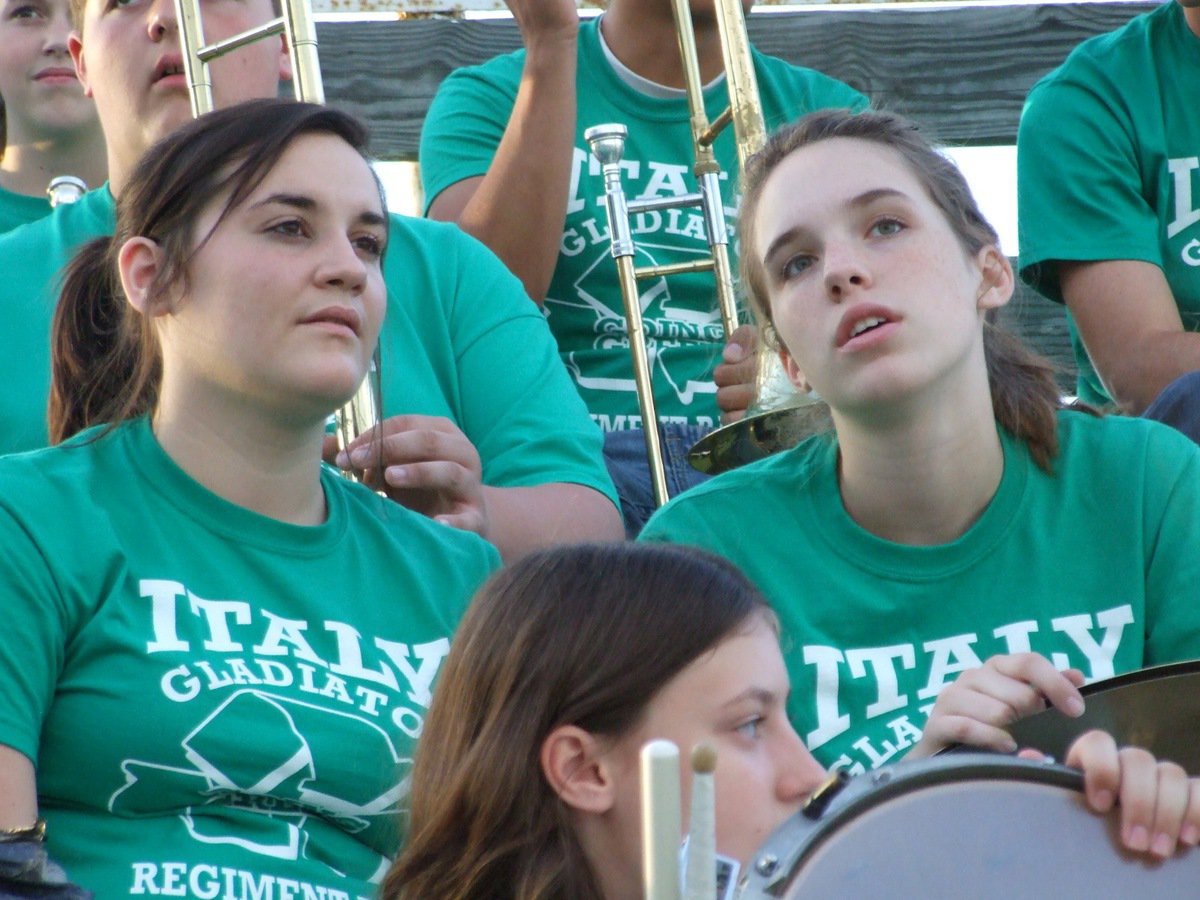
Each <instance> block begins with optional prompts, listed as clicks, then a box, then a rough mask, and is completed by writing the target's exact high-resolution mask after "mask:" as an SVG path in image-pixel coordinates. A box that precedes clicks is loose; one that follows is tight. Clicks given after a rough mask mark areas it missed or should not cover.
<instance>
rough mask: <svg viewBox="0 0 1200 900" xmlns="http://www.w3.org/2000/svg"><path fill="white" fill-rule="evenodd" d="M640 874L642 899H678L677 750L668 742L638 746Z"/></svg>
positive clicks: (679, 819)
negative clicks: (640, 823)
mask: <svg viewBox="0 0 1200 900" xmlns="http://www.w3.org/2000/svg"><path fill="white" fill-rule="evenodd" d="M641 772H642V875H643V879H644V884H645V889H646V900H681V898H680V884H679V843H680V837H681V835H682V834H683V824H682V816H681V814H680V808H679V804H680V799H679V794H680V792H679V748H678V747H676V746H675V745H674V744H672V743H671V742H670V741H650V743H648V744H646V745H645V746H643V747H642V754H641Z"/></svg>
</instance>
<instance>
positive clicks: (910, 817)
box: [738, 754, 1200, 900]
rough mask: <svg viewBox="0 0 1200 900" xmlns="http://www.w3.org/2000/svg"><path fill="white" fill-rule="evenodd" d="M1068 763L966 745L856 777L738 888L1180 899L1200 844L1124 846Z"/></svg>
mask: <svg viewBox="0 0 1200 900" xmlns="http://www.w3.org/2000/svg"><path fill="white" fill-rule="evenodd" d="M1081 790H1082V778H1081V776H1080V775H1079V773H1078V772H1075V771H1073V770H1071V769H1066V768H1063V767H1061V766H1056V765H1051V764H1046V763H1036V762H1028V761H1026V760H1017V759H1014V758H1011V757H1001V756H991V755H986V754H972V755H967V754H963V755H960V756H951V757H941V758H938V759H933V760H923V761H921V762H913V763H900V764H898V765H896V766H891V767H887V768H884V769H881V770H879V771H876V772H873V773H869V774H867V775H861V776H859V777H857V778H853V779H851V780H850V781H849V783H848V784H847V785H846V787H845V788H844V789H843V790H842V791H841V792H840V793H839V794H838V795H837V796H835V797H834V798H833V799H832V800H831V801H830V802H829V805H828V806H827V807H826V808H825V810H824V812H823V813H821V814H820V816H819V817H818V818H817V819H816V820H815V821H814V820H812V819H809V818H807V817H806V816H805V813H804V812H800V813H797V814H796V815H795V816H793V817H792V818H791V819H789V820H788V821H787V822H785V823H784V824H783V825H782V826H780V828H779V829H778V830H777V831H776V832H775V834H774V835H772V837H771V839H770V840H769V841H768V842H767V843H766V844H765V845H764V846H763V848H762V850H760V851H759V853H758V854H757V855H756V856H755V857H754V859H752V860H751V862H750V865H749V867H748V870H747V875H746V877H745V880H744V881H743V884H742V887H741V893H739V894H738V896H739V897H741V898H743V900H759V898H762V900H766V898H788V900H802V898H864V900H867V898H876V897H878V898H881V900H882V898H888V900H895V898H918V897H919V898H926V897H972V898H1006V900H1007V898H1026V897H1049V898H1055V900H1066V898H1075V897H1081V898H1088V900H1095V898H1114V900H1115V898H1130V897H1134V898H1138V900H1155V898H1164V900H1165V898H1179V897H1187V896H1195V895H1196V893H1197V891H1198V890H1200V888H1198V885H1200V853H1198V852H1197V851H1195V850H1187V851H1184V852H1182V853H1181V854H1179V855H1178V856H1176V857H1174V858H1172V859H1171V860H1168V861H1166V862H1165V863H1156V862H1152V861H1147V860H1146V859H1145V858H1144V857H1140V856H1136V855H1134V854H1130V853H1128V852H1126V851H1124V850H1122V849H1120V847H1119V843H1118V841H1117V838H1116V832H1117V823H1116V817H1115V816H1112V815H1110V816H1099V815H1095V814H1094V813H1092V812H1091V811H1089V810H1088V809H1087V807H1086V806H1085V804H1084V800H1083V795H1082V793H1081Z"/></svg>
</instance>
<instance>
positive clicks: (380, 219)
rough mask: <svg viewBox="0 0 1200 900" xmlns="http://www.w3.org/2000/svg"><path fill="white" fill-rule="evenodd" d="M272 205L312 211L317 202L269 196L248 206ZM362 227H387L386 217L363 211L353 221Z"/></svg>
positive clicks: (297, 196) (293, 197)
mask: <svg viewBox="0 0 1200 900" xmlns="http://www.w3.org/2000/svg"><path fill="white" fill-rule="evenodd" d="M272 203H278V204H280V205H281V206H290V207H293V208H294V209H302V210H306V211H307V210H312V209H316V208H317V201H316V200H314V199H313V198H312V197H307V196H305V195H303V194H271V195H270V196H268V197H263V199H261V200H259V201H258V202H257V203H252V204H250V208H251V209H259V208H260V207H263V206H270V205H271V204H272ZM355 221H357V222H360V223H362V224H364V225H381V226H384V225H387V217H386V216H383V215H380V214H379V213H377V212H373V211H364V212H361V213H359V214H358V218H357V219H356V220H355Z"/></svg>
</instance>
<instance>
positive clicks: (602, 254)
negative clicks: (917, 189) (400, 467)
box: [421, 0, 867, 533]
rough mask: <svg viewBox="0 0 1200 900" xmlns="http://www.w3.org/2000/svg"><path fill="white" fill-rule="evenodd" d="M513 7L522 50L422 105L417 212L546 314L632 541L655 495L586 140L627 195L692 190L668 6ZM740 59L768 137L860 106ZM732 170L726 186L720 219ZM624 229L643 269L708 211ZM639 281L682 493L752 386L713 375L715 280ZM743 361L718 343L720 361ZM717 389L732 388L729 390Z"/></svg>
mask: <svg viewBox="0 0 1200 900" xmlns="http://www.w3.org/2000/svg"><path fill="white" fill-rule="evenodd" d="M508 5H509V8H510V9H511V10H512V12H513V15H514V16H515V17H516V18H517V21H518V23H519V25H520V26H521V31H522V35H523V37H524V40H525V49H523V50H521V51H518V52H516V53H513V54H509V55H507V56H501V57H498V58H496V59H493V60H490V61H489V62H487V63H485V64H484V65H481V66H476V67H473V68H469V69H460V70H458V71H456V72H454V73H452V74H451V75H450V77H449V78H447V79H446V81H445V82H444V83H443V85H442V87H441V89H440V90H439V91H438V95H437V97H436V98H435V99H434V102H433V105H432V106H431V107H430V110H429V116H428V118H427V119H426V121H425V127H424V130H423V132H422V135H421V177H422V181H423V184H424V188H425V197H426V202H427V204H428V207H427V212H428V214H429V215H430V216H431V217H432V218H435V219H445V220H451V221H456V222H458V223H459V225H461V226H462V227H463V228H464V229H465V230H467V231H468V232H470V233H471V234H473V235H475V236H476V237H478V238H479V239H480V240H482V241H483V242H484V243H485V244H487V245H488V246H489V247H491V248H492V249H493V250H494V251H496V253H497V254H498V255H499V256H500V258H501V259H502V260H504V262H505V263H506V264H507V265H508V266H509V268H510V269H512V271H513V272H515V273H516V274H517V275H518V276H519V277H520V278H521V280H522V282H523V283H524V284H525V287H526V290H527V291H528V292H529V295H530V296H531V297H532V298H533V299H534V300H535V301H537V302H538V304H539V305H540V306H542V308H543V309H544V311H545V315H546V319H547V321H548V322H549V323H550V328H551V330H552V331H553V333H554V336H555V338H556V340H557V341H558V350H559V354H560V356H561V358H562V362H563V364H564V365H565V366H566V369H567V371H568V372H570V374H571V378H572V380H573V381H574V383H575V386H576V388H577V389H578V390H579V393H580V396H582V397H583V399H584V402H585V403H586V404H587V408H588V411H589V412H590V413H591V416H592V419H593V420H594V421H595V422H596V423H597V425H598V426H599V427H600V429H601V431H603V432H604V434H605V455H606V457H608V460H609V469H610V471H611V472H612V474H613V477H614V480H615V481H616V482H617V487H618V493H619V494H620V495H621V502H622V506H623V509H624V513H625V519H626V527H627V530H628V531H630V532H631V533H636V531H637V529H638V528H640V526H641V523H642V522H644V521H645V518H646V517H647V516H648V515H649V513H650V512H652V511H653V508H654V502H653V499H652V497H651V494H650V487H649V477H648V470H647V466H646V450H645V443H644V441H643V439H642V437H641V429H642V427H643V423H642V421H641V416H640V413H639V410H638V403H637V395H636V390H635V386H634V381H633V376H632V367H631V363H630V353H629V347H628V344H629V341H628V335H627V333H626V327H625V312H624V304H623V302H622V299H621V292H620V286H619V283H618V280H617V272H616V267H615V265H614V264H613V262H612V259H611V253H610V250H611V245H610V241H609V237H608V234H607V231H608V227H607V221H606V219H605V215H604V184H603V179H602V178H601V177H600V172H599V167H598V164H597V163H596V160H595V159H594V158H593V157H592V156H591V154H590V151H589V148H588V144H587V142H586V141H585V140H584V137H583V134H584V132H585V131H586V130H587V129H588V128H589V127H591V126H593V125H600V124H605V123H609V122H619V123H622V124H624V125H625V126H626V127H627V128H628V129H629V137H628V139H627V141H626V145H625V153H624V162H623V164H622V167H623V169H624V175H625V177H624V185H625V190H626V191H627V193H628V195H629V196H630V197H638V198H649V197H670V196H675V195H679V194H683V193H687V192H694V191H695V190H696V185H695V180H694V178H693V176H692V171H691V170H692V154H693V150H692V137H691V129H690V125H689V111H688V105H687V100H686V97H685V96H684V92H683V89H682V85H683V80H682V78H683V75H682V66H681V63H680V61H679V55H678V52H677V51H676V50H675V47H676V39H675V35H674V31H675V26H674V18H673V16H672V12H671V4H670V2H668V0H612V2H610V3H609V4H608V5H607V7H606V10H605V13H604V15H603V16H601V17H599V18H596V19H589V20H585V21H583V22H581V21H580V20H579V17H578V13H577V12H576V9H575V3H574V2H573V0H555V2H553V3H544V2H529V0H510V2H509V3H508ZM749 5H750V4H748V3H747V4H746V6H747V7H749ZM692 7H693V22H694V26H695V30H696V33H697V46H698V52H699V57H700V69H701V76H702V78H703V80H704V82H705V84H706V85H707V87H706V89H705V106H706V108H707V110H708V114H709V117H710V118H715V117H716V116H717V114H718V113H719V112H720V111H721V110H722V109H724V108H725V106H726V105H727V104H728V98H727V91H726V88H725V84H724V79H723V78H722V77H721V75H722V72H723V63H722V56H721V48H720V43H719V40H718V28H717V20H716V16H715V13H714V11H713V9H712V6H711V4H704V3H693V4H692ZM752 56H753V64H754V69H755V72H756V75H757V80H758V85H759V90H760V94H761V99H762V106H763V113H764V118H765V120H766V126H767V128H768V130H770V129H773V128H775V127H778V126H779V125H782V124H783V123H785V122H788V121H790V120H791V119H793V118H796V117H797V116H799V115H802V114H804V113H806V112H810V111H812V110H814V109H819V108H822V107H830V106H834V107H849V108H852V109H861V108H863V107H865V106H866V105H867V100H866V98H865V97H863V96H862V95H861V94H859V93H858V92H857V91H855V90H853V89H852V88H850V87H848V86H846V85H844V84H842V83H840V82H838V81H836V80H834V79H832V78H829V77H827V76H825V75H822V74H820V73H819V72H815V71H813V70H811V69H804V68H799V67H796V66H792V65H790V64H788V63H785V62H783V61H782V60H779V59H774V58H772V57H768V56H765V55H763V54H761V53H758V52H757V51H753V50H752ZM715 151H716V154H717V158H718V161H719V163H720V165H721V167H722V169H723V171H724V172H726V173H734V172H735V171H736V168H737V155H736V148H735V143H734V138H733V134H732V132H731V130H730V129H726V130H725V132H724V133H723V134H722V136H721V137H720V138H719V139H718V141H717V142H716V144H715ZM733 177H734V176H732V174H731V175H730V178H729V179H726V180H725V181H724V183H723V194H724V201H725V204H726V218H727V220H729V222H730V223H732V220H733V217H734V212H735V209H736V204H737V196H736V185H735V183H734V181H733ZM633 231H634V240H635V242H636V243H637V244H638V247H639V249H638V255H637V259H636V262H637V263H638V264H639V265H642V264H650V263H672V262H680V261H685V260H693V259H696V258H698V257H699V256H702V255H707V254H708V245H707V243H706V241H705V230H704V225H703V218H702V215H701V214H700V213H699V212H697V211H694V210H671V211H666V212H662V213H659V212H653V213H645V214H641V215H639V216H636V217H634V221H633ZM639 289H640V290H641V294H642V308H643V315H644V318H645V322H646V326H647V328H648V330H649V338H650V339H649V353H650V359H651V363H652V366H651V368H652V371H653V376H654V380H655V385H656V391H655V399H656V401H657V405H658V413H659V416H660V420H661V424H662V426H663V430H664V433H665V436H666V438H667V440H666V441H665V444H666V446H667V447H668V448H677V449H676V452H675V453H671V452H670V449H668V452H667V456H668V459H667V468H668V481H669V482H670V486H671V490H672V493H677V492H679V491H681V490H683V489H685V488H686V487H687V486H688V485H690V484H694V483H696V481H697V480H698V478H699V476H698V474H697V473H695V472H693V471H692V470H690V468H689V467H688V464H687V462H686V459H685V454H686V451H687V449H688V447H690V445H691V444H692V443H694V441H695V439H697V438H699V437H700V436H701V435H702V434H703V433H705V432H706V431H708V430H709V429H711V428H713V427H714V426H716V425H717V424H718V423H719V416H720V413H721V410H719V409H718V404H719V401H720V406H722V407H724V409H725V410H726V411H728V412H733V411H740V410H742V409H744V408H745V406H746V404H747V401H748V399H749V398H748V397H747V396H746V393H745V387H746V385H744V384H742V382H745V381H747V380H752V364H751V365H749V366H747V365H745V364H743V365H742V366H734V365H729V366H726V367H725V368H724V369H723V370H721V371H718V372H717V373H715V376H714V370H713V367H714V365H716V364H717V363H718V362H719V361H720V360H719V358H718V356H719V354H720V349H721V346H722V344H723V342H724V336H723V333H722V328H721V321H720V314H719V312H718V309H717V305H716V299H715V286H714V282H713V278H712V276H711V275H709V274H707V273H695V274H690V275H681V276H680V275H677V276H672V277H671V278H668V279H660V280H658V281H655V282H643V283H642V285H641V287H640V288H639ZM735 346H736V347H740V346H741V345H740V344H735ZM739 358H740V351H739V350H736V349H734V348H733V347H731V350H730V355H729V359H730V360H735V359H739ZM751 362H752V361H751ZM714 377H715V381H714ZM718 384H721V385H726V386H727V390H726V391H725V392H724V393H725V396H724V398H722V397H721V396H718Z"/></svg>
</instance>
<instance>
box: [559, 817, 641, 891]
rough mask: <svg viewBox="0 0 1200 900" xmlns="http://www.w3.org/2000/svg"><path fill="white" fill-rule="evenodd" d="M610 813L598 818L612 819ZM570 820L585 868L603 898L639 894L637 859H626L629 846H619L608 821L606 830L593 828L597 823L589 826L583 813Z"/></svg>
mask: <svg viewBox="0 0 1200 900" xmlns="http://www.w3.org/2000/svg"><path fill="white" fill-rule="evenodd" d="M613 815H614V814H613V812H612V811H609V812H608V813H605V814H603V816H602V817H607V818H612V817H613ZM593 818H594V817H593ZM574 822H575V829H576V833H577V834H579V835H580V845H581V846H582V847H583V854H584V856H585V857H587V861H588V867H589V868H590V869H591V870H592V874H593V875H594V876H595V879H596V885H597V887H599V888H600V896H601V897H603V898H604V900H624V898H626V897H640V896H642V889H643V884H642V874H641V871H640V868H639V866H640V858H637V859H631V858H630V853H629V849H628V848H626V847H623V846H621V843H620V841H619V840H617V839H615V836H614V832H613V831H612V830H611V828H612V826H611V824H610V825H609V826H608V830H606V829H604V828H598V827H595V826H596V825H598V824H600V823H598V822H592V823H591V827H589V825H588V824H587V822H588V820H587V818H586V815H581V814H579V813H576V814H575V816H574ZM581 829H582V832H581Z"/></svg>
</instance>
